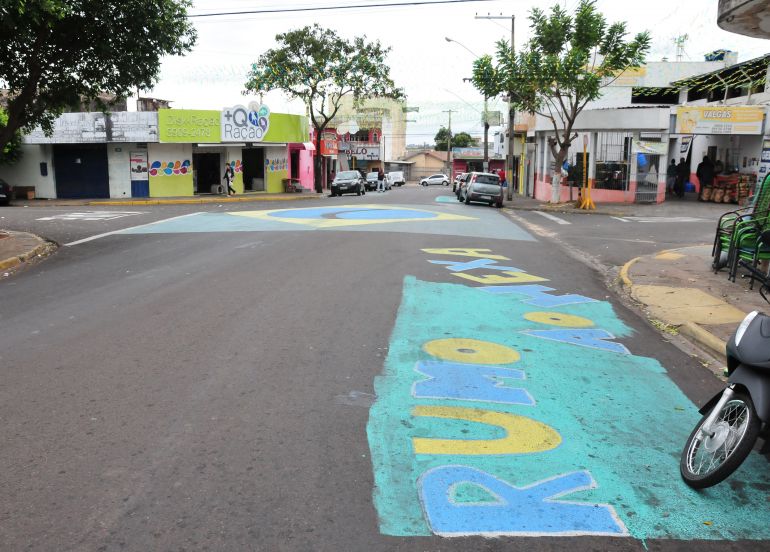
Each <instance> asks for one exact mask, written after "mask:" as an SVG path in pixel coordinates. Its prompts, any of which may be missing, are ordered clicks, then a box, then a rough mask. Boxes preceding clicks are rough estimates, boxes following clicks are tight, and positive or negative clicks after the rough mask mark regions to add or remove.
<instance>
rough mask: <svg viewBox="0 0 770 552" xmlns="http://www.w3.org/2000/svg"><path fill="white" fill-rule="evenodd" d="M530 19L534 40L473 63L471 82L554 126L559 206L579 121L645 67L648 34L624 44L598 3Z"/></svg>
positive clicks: (551, 143)
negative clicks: (606, 92) (624, 77)
mask: <svg viewBox="0 0 770 552" xmlns="http://www.w3.org/2000/svg"><path fill="white" fill-rule="evenodd" d="M529 20H530V23H531V25H530V27H531V29H532V39H531V40H530V42H529V44H527V46H526V47H525V48H524V50H523V51H522V52H521V53H520V54H518V55H516V54H514V53H513V52H512V50H511V47H510V45H509V44H508V43H507V42H506V41H500V42H498V43H497V54H496V59H495V60H494V62H493V60H492V58H491V57H490V56H484V57H483V58H480V59H478V60H476V62H474V70H473V83H474V85H475V86H476V88H478V89H479V90H480V91H481V92H482V93H484V94H489V95H497V94H501V93H506V94H508V95H509V97H510V98H511V101H512V104H513V105H514V106H515V107H516V108H517V109H519V110H522V111H526V112H529V113H537V114H538V115H541V116H543V117H545V118H546V119H548V120H549V121H550V122H551V124H552V126H553V130H554V134H555V136H553V137H550V138H549V139H548V147H549V149H550V151H551V154H552V155H553V157H554V159H555V173H554V178H553V188H552V196H551V201H552V202H553V203H557V202H558V201H559V191H560V184H561V167H562V164H563V162H564V160H565V159H566V157H567V152H568V151H569V148H570V146H571V145H572V142H573V140H575V139H576V138H577V134H576V133H573V128H574V125H575V120H576V119H577V117H578V115H580V112H581V111H582V110H583V109H584V108H585V106H586V105H587V104H588V102H590V101H593V100H596V99H598V98H599V97H600V96H601V90H602V88H603V87H604V86H607V85H608V84H610V83H611V82H612V81H613V80H615V79H616V78H617V77H618V76H620V74H622V73H623V71H625V70H626V69H629V68H632V67H638V66H640V65H641V64H642V63H643V62H644V58H645V55H646V54H647V52H648V51H649V49H650V35H649V33H647V32H643V33H639V34H637V35H636V36H635V37H634V38H633V40H626V35H627V32H626V23H625V22H622V23H613V24H611V25H610V24H608V23H607V21H606V20H605V18H604V15H602V14H601V13H599V12H598V11H597V9H596V2H595V0H581V2H580V4H579V5H578V7H577V9H576V11H575V14H574V16H570V15H569V14H568V13H567V12H566V11H565V10H564V9H563V8H561V7H560V6H559V5H558V4H557V5H554V6H553V7H552V8H551V11H550V13H549V14H547V15H546V13H545V12H543V11H542V10H540V9H538V8H535V9H533V10H532V13H531V14H530V17H529Z"/></svg>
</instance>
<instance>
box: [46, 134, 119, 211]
mask: <svg viewBox="0 0 770 552" xmlns="http://www.w3.org/2000/svg"><path fill="white" fill-rule="evenodd" d="M53 166H54V176H55V178H56V197H59V198H73V199H83V198H107V197H110V178H109V172H108V169H107V145H106V144H78V145H59V144H57V145H55V146H54V150H53Z"/></svg>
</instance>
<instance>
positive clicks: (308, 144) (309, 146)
mask: <svg viewBox="0 0 770 552" xmlns="http://www.w3.org/2000/svg"><path fill="white" fill-rule="evenodd" d="M302 145H303V146H305V149H306V150H308V151H315V145H314V144H313V142H302Z"/></svg>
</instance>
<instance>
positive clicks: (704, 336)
mask: <svg viewBox="0 0 770 552" xmlns="http://www.w3.org/2000/svg"><path fill="white" fill-rule="evenodd" d="M679 332H680V333H682V334H684V335H686V336H688V337H691V338H692V339H694V340H695V341H696V342H697V343H699V344H700V345H703V346H704V347H706V348H708V349H710V350H711V351H712V352H714V353H716V354H717V355H719V357H720V358H722V359H724V358H725V355H726V353H725V349H726V347H727V343H725V342H724V341H722V340H721V339H719V338H718V337H717V336H715V335H714V334H713V333H711V332H710V331H708V330H704V329H703V328H702V327H701V326H699V325H698V324H695V323H694V322H685V323H684V324H682V325H681V326H679Z"/></svg>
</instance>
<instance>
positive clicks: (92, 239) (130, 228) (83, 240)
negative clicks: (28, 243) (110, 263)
mask: <svg viewBox="0 0 770 552" xmlns="http://www.w3.org/2000/svg"><path fill="white" fill-rule="evenodd" d="M202 213H203V211H198V212H197V213H187V214H186V215H179V216H178V217H171V218H167V219H163V220H156V221H155V222H148V223H147V224H140V225H138V226H130V227H128V228H121V229H120V230H113V231H112V232H105V233H104V234H96V235H95V236H91V237H88V238H83V239H82V240H76V241H74V242H70V243H65V244H64V247H72V246H73V245H80V244H81V243H86V242H90V241H94V240H98V239H99V238H106V237H107V236H112V235H113V234H120V233H121V232H125V231H126V230H136V229H137V228H144V227H145V226H152V225H153V224H160V223H162V222H168V221H170V220H177V219H181V218H185V217H192V216H194V215H200V214H202Z"/></svg>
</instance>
